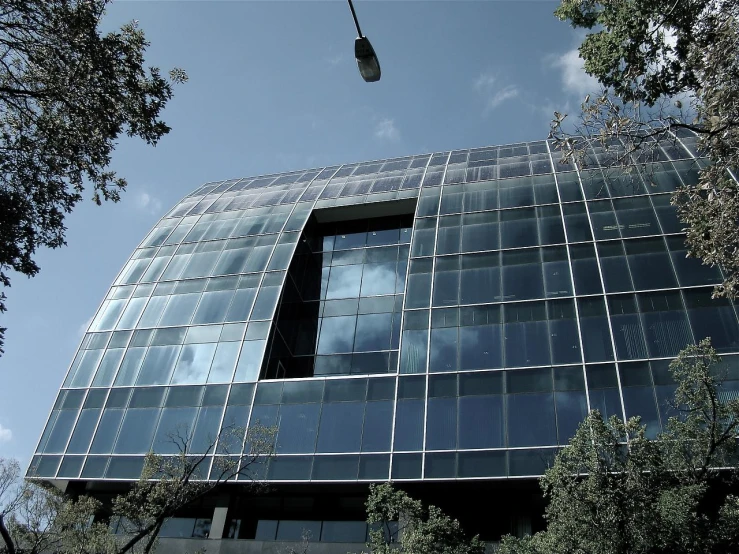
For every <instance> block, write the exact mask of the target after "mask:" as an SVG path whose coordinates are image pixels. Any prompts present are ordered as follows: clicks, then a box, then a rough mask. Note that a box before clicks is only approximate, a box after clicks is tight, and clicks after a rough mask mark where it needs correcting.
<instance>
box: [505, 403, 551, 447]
mask: <svg viewBox="0 0 739 554" xmlns="http://www.w3.org/2000/svg"><path fill="white" fill-rule="evenodd" d="M507 405H508V410H507V411H508V444H509V446H539V445H549V444H557V430H556V427H555V421H556V420H555V412H554V398H553V396H552V394H551V393H550V394H513V395H509V396H508V398H507ZM532 421H536V422H537V424H536V425H532V424H531V422H532Z"/></svg>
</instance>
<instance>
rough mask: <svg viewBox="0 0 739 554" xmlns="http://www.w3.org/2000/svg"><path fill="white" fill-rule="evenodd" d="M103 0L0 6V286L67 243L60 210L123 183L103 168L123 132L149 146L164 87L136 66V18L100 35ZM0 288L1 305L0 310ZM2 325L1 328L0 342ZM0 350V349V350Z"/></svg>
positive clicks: (157, 133) (180, 75)
mask: <svg viewBox="0 0 739 554" xmlns="http://www.w3.org/2000/svg"><path fill="white" fill-rule="evenodd" d="M109 1H110V0H6V1H4V2H3V4H2V7H0V286H2V287H8V286H10V274H9V271H15V272H18V273H21V274H24V275H27V276H29V277H30V276H33V275H35V274H36V273H38V271H39V267H38V265H37V264H36V262H35V261H34V254H35V252H36V250H37V249H38V248H40V247H44V246H46V247H50V248H58V247H60V246H62V245H64V244H65V238H64V233H65V226H64V218H65V215H66V214H68V213H69V212H71V211H72V209H73V208H74V206H75V205H76V204H77V203H78V202H79V201H80V200H81V199H82V198H83V192H84V190H85V187H89V188H90V189H91V197H92V199H93V201H94V202H96V203H97V204H100V203H101V201H102V200H111V201H113V202H117V201H118V200H119V198H120V193H121V191H122V190H123V189H125V187H126V181H125V180H124V179H123V178H120V177H118V176H117V175H116V174H115V172H113V171H111V170H110V168H109V164H110V160H111V155H112V152H113V149H114V146H115V144H116V141H117V140H118V138H119V137H120V136H122V135H123V134H125V135H127V136H129V137H139V138H141V139H143V140H144V141H146V142H147V143H148V144H151V145H155V144H156V143H157V142H158V141H159V139H160V138H161V137H162V136H164V135H165V134H167V133H168V132H169V131H170V128H169V127H168V126H167V125H166V124H165V123H164V122H163V121H162V120H161V119H160V117H159V116H160V112H161V111H162V109H163V108H164V107H165V106H166V104H167V102H168V101H169V100H170V99H171V98H172V85H173V84H174V83H181V82H184V81H186V80H187V76H186V74H185V73H184V72H183V71H182V70H181V69H173V70H172V71H170V74H169V79H166V78H164V77H162V75H161V73H160V71H159V69H157V68H155V67H150V68H148V69H147V68H146V67H145V66H144V53H145V51H146V48H147V46H148V45H149V43H148V42H147V41H146V39H145V37H144V33H143V31H142V30H141V29H139V28H138V25H137V22H135V21H134V22H131V23H129V24H126V25H124V26H123V27H121V29H120V30H118V31H117V32H111V33H107V34H105V35H102V34H100V32H99V30H98V23H99V20H100V18H101V16H102V15H103V12H104V9H105V7H106V5H107V4H108V3H109ZM4 300H5V295H4V293H2V292H0V312H2V311H5V303H4ZM3 335H4V329H0V348H1V347H2V339H3ZM0 352H2V350H0Z"/></svg>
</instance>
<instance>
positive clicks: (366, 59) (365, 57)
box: [347, 0, 381, 83]
mask: <svg viewBox="0 0 739 554" xmlns="http://www.w3.org/2000/svg"><path fill="white" fill-rule="evenodd" d="M347 1H348V2H349V9H351V11H352V17H353V18H354V25H355V27H356V28H357V34H358V35H359V36H358V37H357V38H356V39H355V40H354V57H355V58H356V59H357V66H358V67H359V73H360V75H362V79H364V80H365V81H366V82H368V83H374V82H375V81H379V80H380V75H381V72H380V61H379V60H378V59H377V54H375V49H374V48H372V44H370V41H369V39H368V38H367V37H365V36H363V35H362V30H361V29H360V28H359V21H358V20H357V13H356V12H355V11H354V4H352V0H347Z"/></svg>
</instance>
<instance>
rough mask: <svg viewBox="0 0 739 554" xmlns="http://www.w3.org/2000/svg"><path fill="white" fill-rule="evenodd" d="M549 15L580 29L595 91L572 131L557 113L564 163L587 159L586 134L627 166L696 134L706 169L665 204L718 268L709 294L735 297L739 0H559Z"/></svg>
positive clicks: (697, 251) (692, 247)
mask: <svg viewBox="0 0 739 554" xmlns="http://www.w3.org/2000/svg"><path fill="white" fill-rule="evenodd" d="M555 15H556V16H557V17H559V18H560V19H562V20H566V21H569V22H570V23H571V24H572V25H573V26H574V27H576V28H584V29H587V30H588V34H587V36H586V37H585V39H584V40H583V42H582V44H581V46H580V49H579V50H580V56H581V57H582V58H583V60H584V62H585V70H586V71H587V72H588V73H589V74H590V75H592V76H594V77H596V78H597V79H598V81H599V82H600V83H601V85H602V86H603V91H602V92H601V93H600V94H597V95H593V96H590V95H589V96H587V97H586V99H585V102H584V104H583V105H582V114H581V116H580V118H579V123H578V125H576V129H575V131H574V133H570V132H568V131H565V130H564V129H563V125H562V123H563V121H564V117H565V116H563V115H562V114H559V113H555V120H554V121H553V122H552V135H551V136H552V137H553V138H554V139H555V145H556V146H557V147H559V148H561V149H562V151H563V161H565V162H568V161H572V160H574V161H576V162H580V163H581V164H583V163H584V162H585V160H586V158H587V152H588V141H584V140H582V138H580V137H581V136H585V137H587V138H589V139H590V142H591V143H593V142H594V143H596V144H597V145H598V146H602V147H603V148H604V149H605V150H607V151H610V152H612V153H615V155H614V156H613V157H612V158H611V160H612V162H609V163H612V165H615V166H618V167H622V168H627V169H630V170H633V169H634V168H635V167H637V166H639V165H640V164H645V163H647V162H650V161H652V160H655V159H658V157H657V156H656V152H657V143H658V142H659V141H665V140H673V141H674V140H675V133H679V132H685V130H688V131H692V132H694V133H696V134H697V135H698V144H699V147H700V149H701V151H702V152H704V153H705V154H706V155H707V157H708V158H709V159H710V162H711V165H709V166H708V167H706V168H703V169H702V171H701V173H700V179H699V182H698V183H697V184H688V185H687V186H683V187H682V188H680V189H679V190H678V191H677V192H676V193H675V195H674V196H673V199H672V202H673V204H674V205H675V206H676V207H677V210H678V215H679V216H680V219H681V221H682V222H683V223H685V226H686V227H685V228H686V231H687V244H688V247H689V255H691V256H695V257H699V258H701V259H702V260H703V262H704V263H705V264H708V265H712V266H720V267H722V268H723V270H724V282H723V284H721V285H719V286H718V287H717V288H716V290H715V294H716V295H718V296H723V295H725V296H728V297H733V298H735V297H738V296H739V187H738V186H737V183H736V181H735V180H734V179H732V178H731V175H730V172H732V171H735V170H736V168H738V167H739V56H738V55H737V54H738V53H739V1H737V0H601V1H597V0H561V4H560V6H559V7H558V8H557V10H556V12H555Z"/></svg>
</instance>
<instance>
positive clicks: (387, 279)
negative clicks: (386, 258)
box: [361, 262, 396, 296]
mask: <svg viewBox="0 0 739 554" xmlns="http://www.w3.org/2000/svg"><path fill="white" fill-rule="evenodd" d="M395 265H396V264H395V262H388V263H382V264H367V265H365V266H364V275H363V276H362V293H361V295H362V296H372V295H376V294H393V293H394V292H395Z"/></svg>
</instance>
